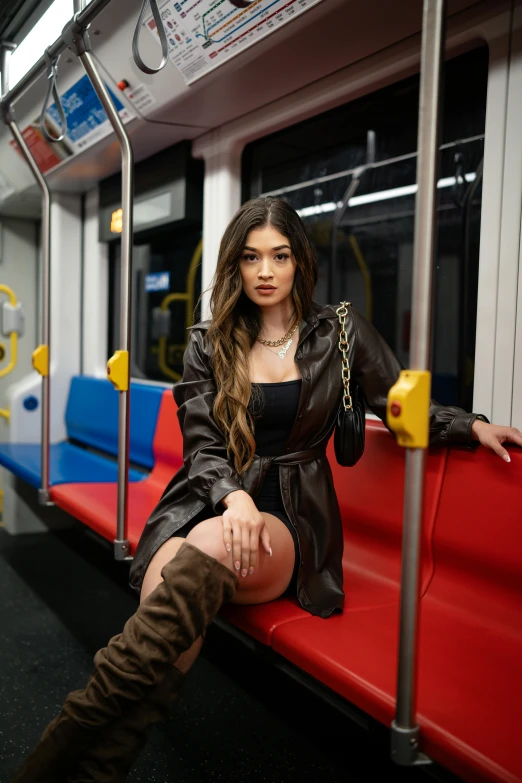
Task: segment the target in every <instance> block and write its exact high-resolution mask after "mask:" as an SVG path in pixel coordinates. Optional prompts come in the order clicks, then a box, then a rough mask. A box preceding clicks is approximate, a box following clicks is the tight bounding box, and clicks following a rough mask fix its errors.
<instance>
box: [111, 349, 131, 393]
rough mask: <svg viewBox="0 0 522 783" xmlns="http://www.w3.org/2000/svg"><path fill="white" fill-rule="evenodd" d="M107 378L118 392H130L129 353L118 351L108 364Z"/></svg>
mask: <svg viewBox="0 0 522 783" xmlns="http://www.w3.org/2000/svg"><path fill="white" fill-rule="evenodd" d="M107 378H108V379H109V380H110V382H111V383H112V384H113V385H114V388H115V389H117V390H118V391H128V390H129V352H128V351H116V352H115V353H114V356H111V358H110V359H109V361H108V362H107Z"/></svg>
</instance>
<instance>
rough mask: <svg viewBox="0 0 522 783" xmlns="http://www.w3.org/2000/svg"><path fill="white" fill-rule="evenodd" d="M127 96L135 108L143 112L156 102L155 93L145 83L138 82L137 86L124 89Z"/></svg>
mask: <svg viewBox="0 0 522 783" xmlns="http://www.w3.org/2000/svg"><path fill="white" fill-rule="evenodd" d="M123 92H124V95H125V97H126V98H128V99H129V101H130V102H131V103H132V105H133V106H134V108H135V109H136V110H137V111H139V112H141V111H144V109H148V108H149V106H153V105H154V104H155V103H156V98H155V97H154V95H153V94H152V93H151V92H150V91H149V90H148V89H147V87H145V85H144V84H137V85H136V87H134V88H132V87H127V89H126V90H124V91H123Z"/></svg>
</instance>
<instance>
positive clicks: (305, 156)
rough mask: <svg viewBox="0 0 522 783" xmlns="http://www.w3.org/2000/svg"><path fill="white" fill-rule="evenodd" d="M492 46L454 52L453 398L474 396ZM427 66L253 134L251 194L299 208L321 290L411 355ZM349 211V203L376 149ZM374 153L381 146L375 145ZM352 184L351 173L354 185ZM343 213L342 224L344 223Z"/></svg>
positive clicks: (443, 166)
mask: <svg viewBox="0 0 522 783" xmlns="http://www.w3.org/2000/svg"><path fill="white" fill-rule="evenodd" d="M487 76H488V50H487V48H486V47H481V48H478V49H475V50H473V51H471V52H467V53H466V54H463V55H461V56H459V57H456V58H454V59H452V60H450V61H448V62H447V63H446V64H445V68H444V77H445V78H444V90H443V100H442V108H443V111H442V135H441V155H440V172H439V189H438V195H439V198H438V223H439V234H438V249H437V257H436V264H435V272H434V310H433V313H434V316H433V326H434V328H433V364H432V369H433V389H432V394H433V397H434V398H435V399H438V400H439V401H440V402H441V403H443V404H457V405H460V406H462V407H464V408H466V409H468V410H470V409H471V404H472V398H473V377H474V354H475V330H476V308H477V284H478V258H479V234H480V216H481V201H482V198H481V194H482V176H481V172H482V168H481V166H482V158H483V153H484V130H485V114H486V92H487ZM418 100H419V77H418V75H417V76H414V77H410V78H408V79H405V80H403V81H401V82H399V83H397V84H394V85H391V86H389V87H386V88H384V89H382V90H379V91H377V92H375V93H372V94H371V95H367V96H364V97H362V98H359V99H357V100H355V101H352V102H351V103H348V104H346V105H344V106H341V107H339V108H337V109H334V110H332V111H329V112H325V113H324V114H321V115H319V116H317V117H313V118H311V119H309V120H307V121H305V122H302V123H299V124H298V125H295V126H293V127H290V128H287V129H285V130H283V131H281V132H279V133H276V134H274V135H272V136H269V137H266V138H264V139H261V140H258V141H256V142H253V143H252V144H250V145H248V147H247V148H246V149H245V152H244V157H243V198H244V200H246V199H248V198H251V197H254V196H257V195H260V194H268V193H274V194H278V195H280V196H281V197H282V198H285V199H286V200H287V201H288V202H289V203H290V204H291V205H292V206H293V207H294V208H295V209H297V210H298V211H299V213H300V214H301V217H302V219H303V221H304V223H305V225H306V227H307V230H308V232H309V235H310V237H311V239H312V241H313V242H314V245H315V247H316V248H317V251H318V255H319V263H320V276H319V282H318V285H317V290H316V295H315V298H316V300H317V301H319V302H322V303H327V302H331V303H335V302H338V301H340V300H342V299H347V300H349V301H351V302H352V303H353V305H354V306H355V307H357V308H358V309H359V310H360V311H361V312H362V313H363V314H365V315H366V316H367V317H368V318H369V320H370V321H372V323H373V324H374V325H375V327H376V328H377V329H378V330H379V332H380V333H381V334H382V335H383V337H384V338H385V339H386V340H387V342H388V343H389V345H390V346H391V347H392V349H393V350H394V351H395V353H396V354H397V356H398V357H399V359H400V360H401V361H402V362H403V364H404V365H405V366H408V363H409V340H410V317H411V283H412V264H413V227H414V206H415V182H416V163H417V158H416V149H417V122H418ZM370 131H372V132H373V134H374V136H373V139H374V143H373V144H372V145H370V147H371V146H373V147H374V157H373V160H374V161H375V165H373V166H372V167H371V168H369V169H366V170H363V172H362V174H360V177H359V179H360V181H359V183H358V186H357V188H356V189H355V191H354V192H353V195H352V197H351V199H350V200H349V201H348V206H347V207H346V208H345V209H344V212H343V213H342V216H341V206H340V205H341V204H342V202H343V198H344V197H345V196H346V194H347V192H348V188H349V187H350V184H351V183H352V182H353V180H354V179H356V178H358V177H357V172H355V173H354V169H357V167H361V166H365V164H366V163H367V162H368V160H369V157H368V154H369V144H368V141H369V132H370ZM370 155H371V152H370ZM352 187H353V185H352ZM334 218H335V223H336V224H337V228H336V231H335V240H333V235H334V230H333V229H334Z"/></svg>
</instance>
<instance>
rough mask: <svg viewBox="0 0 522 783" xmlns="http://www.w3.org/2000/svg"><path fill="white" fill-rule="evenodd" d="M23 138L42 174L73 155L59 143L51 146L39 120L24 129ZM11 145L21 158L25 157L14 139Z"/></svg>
mask: <svg viewBox="0 0 522 783" xmlns="http://www.w3.org/2000/svg"><path fill="white" fill-rule="evenodd" d="M54 132H55V131H53V133H54ZM22 136H23V137H24V141H25V143H26V144H27V146H28V147H29V150H30V152H31V154H32V156H33V158H34V159H35V161H36V165H37V166H38V168H39V169H40V171H41V172H42V174H45V172H46V171H49V170H50V169H53V168H54V167H55V166H57V165H58V164H59V163H61V162H62V160H64V159H65V158H66V157H68V156H69V155H70V154H71V153H70V151H69V150H68V149H67V148H66V147H65V146H64V145H63V144H61V143H58V144H56V145H54V144H52V145H51V144H49V143H48V142H47V141H46V140H45V139H44V137H43V136H42V131H41V130H40V123H39V120H35V121H34V122H33V123H32V124H31V125H28V126H27V128H24V130H23V131H22ZM9 144H10V146H11V147H13V149H15V150H16V151H17V152H18V154H19V155H20V157H23V155H22V153H21V151H20V148H19V147H18V144H17V143H16V141H14V139H12V140H11V141H10V142H9Z"/></svg>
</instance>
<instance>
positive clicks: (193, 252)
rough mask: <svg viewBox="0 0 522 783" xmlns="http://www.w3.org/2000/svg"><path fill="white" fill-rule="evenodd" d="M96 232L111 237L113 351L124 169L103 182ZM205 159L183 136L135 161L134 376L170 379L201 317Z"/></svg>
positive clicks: (178, 369)
mask: <svg viewBox="0 0 522 783" xmlns="http://www.w3.org/2000/svg"><path fill="white" fill-rule="evenodd" d="M99 195H100V210H99V215H100V217H99V220H100V224H99V236H100V239H101V240H102V241H108V243H109V318H108V332H109V333H108V357H110V356H112V354H113V353H114V351H115V350H116V349H117V348H118V346H119V322H120V304H119V303H120V291H119V286H120V266H121V244H120V239H119V235H120V233H121V210H120V204H119V201H116V198H118V199H119V197H120V179H119V175H118V176H116V177H111V178H110V179H109V180H106V181H105V182H102V183H101V184H100V194H99ZM202 212H203V164H202V163H201V161H197V160H194V159H193V158H192V157H191V155H190V144H188V143H186V142H182V143H181V144H177V145H174V146H173V147H170V148H169V149H167V150H163V151H162V152H160V153H158V154H157V155H154V156H152V157H151V158H148V159H147V160H144V161H141V162H140V163H138V164H137V165H136V167H135V199H134V246H133V263H132V292H131V307H132V326H131V377H132V378H135V379H141V380H144V381H155V382H162V383H172V382H175V381H177V380H179V379H180V378H181V376H182V373H183V352H184V350H185V347H186V343H187V331H186V330H187V327H188V326H190V325H191V324H192V323H193V322H194V318H195V317H196V319H198V320H199V316H200V311H199V307H197V304H198V298H199V295H200V293H201V253H202V241H201V231H202Z"/></svg>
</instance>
